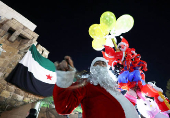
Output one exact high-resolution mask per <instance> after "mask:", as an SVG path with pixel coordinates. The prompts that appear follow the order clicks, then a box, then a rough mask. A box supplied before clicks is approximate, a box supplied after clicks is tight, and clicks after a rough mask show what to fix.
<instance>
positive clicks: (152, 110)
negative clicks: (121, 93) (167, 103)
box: [137, 98, 169, 118]
mask: <svg viewBox="0 0 170 118" xmlns="http://www.w3.org/2000/svg"><path fill="white" fill-rule="evenodd" d="M137 109H138V110H139V112H140V113H141V114H142V115H143V116H144V117H146V118H169V115H168V114H167V113H165V112H161V110H160V109H159V107H158V105H157V104H156V102H155V101H153V100H152V99H150V98H146V99H145V100H144V99H138V100H137Z"/></svg>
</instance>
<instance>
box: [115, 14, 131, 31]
mask: <svg viewBox="0 0 170 118" xmlns="http://www.w3.org/2000/svg"><path fill="white" fill-rule="evenodd" d="M133 25H134V19H133V17H132V16H130V15H128V14H125V15H122V16H120V17H119V18H118V19H117V21H116V26H115V30H116V31H118V32H121V33H126V32H128V31H129V30H131V29H132V27H133Z"/></svg>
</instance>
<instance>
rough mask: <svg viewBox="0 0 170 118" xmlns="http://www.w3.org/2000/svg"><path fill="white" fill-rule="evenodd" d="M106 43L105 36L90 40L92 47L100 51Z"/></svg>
mask: <svg viewBox="0 0 170 118" xmlns="http://www.w3.org/2000/svg"><path fill="white" fill-rule="evenodd" d="M105 44H106V40H105V38H95V39H94V40H93V41H92V47H93V49H95V50H96V51H101V50H102V49H103V48H104V46H103V45H105Z"/></svg>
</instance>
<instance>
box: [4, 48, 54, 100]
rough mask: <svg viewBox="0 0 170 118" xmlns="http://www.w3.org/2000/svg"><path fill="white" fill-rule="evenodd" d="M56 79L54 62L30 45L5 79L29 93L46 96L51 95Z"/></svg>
mask: <svg viewBox="0 0 170 118" xmlns="http://www.w3.org/2000/svg"><path fill="white" fill-rule="evenodd" d="M56 79H57V75H56V73H55V66H54V63H53V62H51V61H50V60H49V59H47V58H45V57H43V56H42V55H41V54H40V53H39V52H38V51H37V48H36V47H35V45H32V46H31V47H30V49H29V50H28V52H27V53H26V54H25V56H24V57H23V59H22V60H21V61H20V62H19V63H18V64H17V66H16V67H15V68H14V69H13V71H12V72H11V73H10V74H9V76H8V77H7V78H6V81H7V82H9V83H12V84H14V85H16V86H18V87H19V88H21V89H23V90H25V91H28V92H30V93H33V94H36V95H40V96H44V97H47V96H52V93H53V87H54V85H55V83H56Z"/></svg>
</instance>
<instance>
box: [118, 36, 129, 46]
mask: <svg viewBox="0 0 170 118" xmlns="http://www.w3.org/2000/svg"><path fill="white" fill-rule="evenodd" d="M120 38H121V39H122V41H121V42H120V43H119V44H118V47H119V46H120V45H121V44H123V45H125V46H126V47H129V43H128V41H127V40H126V39H125V38H124V37H123V36H120Z"/></svg>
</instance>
